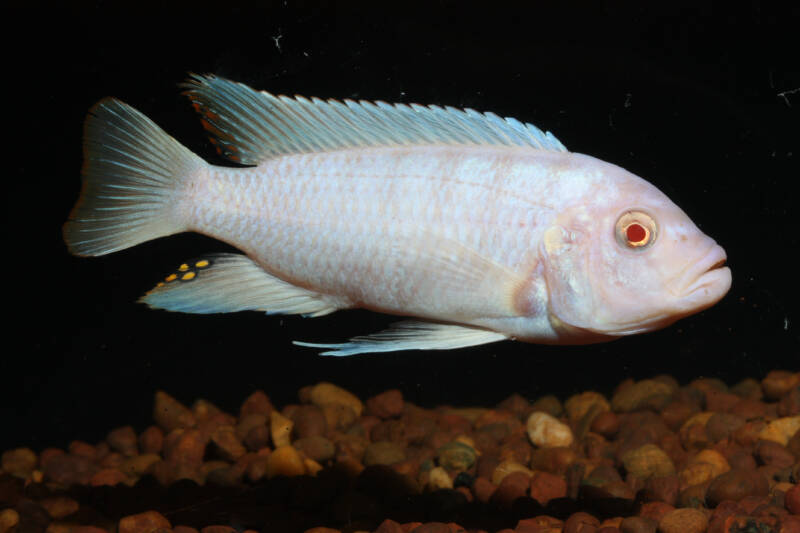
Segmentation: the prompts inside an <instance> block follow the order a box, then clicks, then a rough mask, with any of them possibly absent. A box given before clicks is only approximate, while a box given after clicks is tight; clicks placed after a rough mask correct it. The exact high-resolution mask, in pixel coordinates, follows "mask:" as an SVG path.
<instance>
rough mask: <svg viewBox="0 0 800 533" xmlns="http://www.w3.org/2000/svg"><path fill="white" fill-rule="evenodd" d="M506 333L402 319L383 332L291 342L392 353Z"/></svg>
mask: <svg viewBox="0 0 800 533" xmlns="http://www.w3.org/2000/svg"><path fill="white" fill-rule="evenodd" d="M507 338H508V337H507V336H506V335H503V334H502V333H497V332H496V331H489V330H485V329H480V328H472V327H468V326H459V325H456V324H437V323H433V322H417V321H404V322H397V323H395V324H392V326H391V327H390V328H389V329H387V330H384V331H380V332H378V333H373V334H372V335H365V336H360V337H353V338H352V339H350V340H349V341H348V342H343V343H339V344H316V343H311V342H300V341H294V344H296V345H298V346H307V347H309V348H327V349H328V351H326V352H322V353H321V354H320V355H336V356H343V355H355V354H359V353H372V352H394V351H399V350H451V349H454V348H464V347H467V346H477V345H479V344H487V343H490V342H497V341H502V340H505V339H507Z"/></svg>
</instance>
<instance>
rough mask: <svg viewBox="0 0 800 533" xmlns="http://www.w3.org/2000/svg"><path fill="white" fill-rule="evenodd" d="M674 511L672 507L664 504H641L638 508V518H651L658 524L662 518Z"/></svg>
mask: <svg viewBox="0 0 800 533" xmlns="http://www.w3.org/2000/svg"><path fill="white" fill-rule="evenodd" d="M674 510H675V506H674V505H670V504H668V503H664V502H647V503H643V504H642V506H641V507H640V508H639V516H643V517H645V518H651V519H653V520H655V521H656V522H660V521H661V519H662V518H664V516H665V515H666V514H667V513H669V512H672V511H674Z"/></svg>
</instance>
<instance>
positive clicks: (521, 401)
mask: <svg viewBox="0 0 800 533" xmlns="http://www.w3.org/2000/svg"><path fill="white" fill-rule="evenodd" d="M497 408H498V409H502V410H503V411H508V412H509V413H511V414H513V415H514V416H516V417H517V419H518V420H525V419H526V418H528V415H530V414H531V402H529V401H528V400H527V399H526V398H525V397H523V396H522V395H520V394H518V393H516V392H515V393H514V394H512V395H511V396H509V397H508V398H506V399H505V400H503V401H502V402H500V403H498V404H497Z"/></svg>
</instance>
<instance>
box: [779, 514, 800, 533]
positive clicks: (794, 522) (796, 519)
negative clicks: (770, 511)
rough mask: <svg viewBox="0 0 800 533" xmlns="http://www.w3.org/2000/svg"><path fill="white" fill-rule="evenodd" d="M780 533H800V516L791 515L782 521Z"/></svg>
mask: <svg viewBox="0 0 800 533" xmlns="http://www.w3.org/2000/svg"><path fill="white" fill-rule="evenodd" d="M778 531H779V532H780V533H800V515H796V514H793V515H789V516H785V517H783V518H782V519H781V524H780V528H779V529H778Z"/></svg>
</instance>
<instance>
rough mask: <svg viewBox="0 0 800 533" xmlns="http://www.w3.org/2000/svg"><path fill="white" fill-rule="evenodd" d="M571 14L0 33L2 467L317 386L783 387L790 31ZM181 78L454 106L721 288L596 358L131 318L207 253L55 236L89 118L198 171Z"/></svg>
mask: <svg viewBox="0 0 800 533" xmlns="http://www.w3.org/2000/svg"><path fill="white" fill-rule="evenodd" d="M375 4H376V5H377V4H378V3H375ZM586 4H587V5H583V4H580V5H579V4H573V5H571V6H568V7H554V6H552V5H551V3H547V4H544V3H538V2H537V3H531V5H532V7H531V8H530V9H528V10H523V11H519V10H515V9H508V10H500V9H492V10H489V11H487V10H480V11H478V10H472V9H467V8H465V7H464V5H463V4H462V3H456V2H452V3H443V2H437V3H435V4H434V5H432V6H428V7H425V8H422V7H414V6H412V5H411V4H402V5H399V4H398V5H394V4H393V7H392V8H378V7H376V6H369V5H363V6H361V7H354V6H352V5H350V4H348V6H350V7H332V6H328V7H318V6H316V3H311V2H310V3H308V4H307V5H306V4H302V3H301V4H299V5H298V4H292V5H285V4H284V3H282V2H281V3H271V4H268V5H267V6H266V7H262V8H259V9H246V8H240V9H230V8H228V7H226V4H224V3H223V4H214V5H209V6H204V5H202V4H197V3H191V4H187V7H186V8H185V9H180V10H178V9H177V8H175V9H174V10H172V11H167V12H163V11H159V10H155V11H154V10H151V9H145V8H134V7H130V8H129V9H128V8H120V7H111V6H110V5H107V4H105V3H103V2H97V3H92V4H90V5H89V6H87V7H83V8H73V9H70V10H65V9H63V8H58V9H54V8H47V7H41V8H38V9H30V10H27V11H19V10H17V11H12V13H13V15H14V16H13V17H11V18H12V19H13V24H12V25H16V26H18V27H20V28H22V30H23V31H22V32H21V34H22V35H24V38H16V39H15V40H14V41H13V42H9V43H7V45H6V46H5V47H4V49H5V57H4V61H5V62H4V67H3V69H4V80H5V83H4V85H5V86H6V87H5V88H6V90H8V89H9V88H11V89H12V91H13V92H12V97H8V96H7V97H6V100H5V102H4V105H3V108H4V109H3V110H4V113H3V115H4V118H5V119H6V120H5V124H4V126H5V130H6V134H7V135H10V136H11V137H10V140H7V141H6V144H5V149H6V152H5V161H6V168H5V171H4V178H5V180H4V181H5V187H6V190H7V191H8V192H7V196H5V198H6V211H5V213H6V224H5V231H4V236H5V239H6V243H5V248H4V254H3V256H4V262H5V263H7V264H10V265H11V268H10V269H7V270H6V276H5V286H6V291H5V295H6V298H5V307H6V310H7V311H8V312H9V314H8V315H7V318H6V319H5V327H4V331H5V337H6V338H10V341H11V342H10V343H8V344H7V345H8V346H9V348H6V349H4V350H3V355H2V356H1V357H0V420H2V425H0V450H2V449H7V448H10V447H14V446H20V445H29V446H32V447H33V448H34V449H41V448H44V447H46V446H49V445H57V446H65V445H66V444H67V443H68V441H69V440H71V439H83V440H87V441H90V442H94V441H97V440H98V439H101V438H102V437H103V436H104V435H105V433H106V432H107V431H108V430H109V429H112V428H114V427H117V426H121V425H125V424H133V425H134V427H135V428H136V429H137V430H142V429H144V427H146V425H148V424H149V423H150V419H151V418H150V411H151V406H152V396H153V393H154V391H156V390H157V389H163V390H166V391H168V392H170V393H171V394H173V395H175V396H176V397H177V398H178V399H180V400H182V401H184V402H187V403H188V402H191V401H192V400H194V399H196V398H200V397H203V398H206V399H208V400H210V401H212V402H214V403H216V404H217V405H219V406H221V407H223V408H225V409H228V410H231V411H234V410H236V409H237V408H238V405H239V403H240V402H241V400H242V399H244V398H245V397H246V396H247V395H248V394H249V393H250V392H252V391H253V390H255V389H258V388H261V389H264V390H265V391H266V392H267V393H268V394H269V395H270V397H271V398H272V399H273V401H274V402H275V403H276V404H278V405H283V404H286V403H289V402H294V401H296V395H295V394H296V391H297V389H298V388H299V387H301V386H303V385H307V384H312V383H315V382H318V381H321V380H327V381H332V382H335V383H338V384H340V385H342V386H344V387H346V388H348V389H350V390H351V391H353V392H355V393H356V394H358V395H359V396H361V397H363V398H366V397H368V396H369V395H372V394H374V393H377V392H379V391H382V390H384V389H387V388H399V389H401V390H402V391H403V393H404V395H405V396H406V399H407V400H410V401H413V402H416V403H419V404H421V405H425V406H433V405H436V404H439V403H450V404H457V405H483V404H491V403H495V402H498V401H500V400H502V399H503V398H505V397H506V396H508V395H509V394H511V393H512V392H519V393H521V394H523V395H525V396H527V397H530V398H535V397H537V396H540V395H542V394H547V393H552V394H556V395H559V396H560V397H562V398H564V397H566V396H568V395H570V394H572V393H574V392H576V391H580V390H584V389H587V388H593V389H596V390H599V391H602V392H606V393H608V392H610V391H611V389H612V387H614V386H615V385H616V384H617V383H618V382H619V381H621V380H622V379H624V378H626V377H634V378H643V377H648V376H652V375H655V374H660V373H669V374H673V375H675V376H676V377H677V378H678V379H679V380H681V381H684V382H685V381H688V380H690V379H693V378H695V377H698V376H711V377H719V378H721V379H723V380H725V381H727V382H729V383H734V382H736V381H738V380H740V379H742V378H744V377H747V376H753V377H757V378H760V377H763V375H764V374H765V373H766V372H768V371H769V370H771V369H775V368H784V369H795V370H797V369H799V368H800V339H799V337H798V331H800V329H798V328H799V327H800V313H798V307H797V299H796V294H797V290H796V286H797V263H796V259H792V258H793V257H794V256H795V254H796V251H797V249H798V229H800V227H798V222H797V216H798V215H797V213H798V212H797V201H798V200H797V195H796V191H797V189H798V187H797V180H798V178H800V164H798V159H800V146H799V145H798V142H797V139H798V137H797V129H798V128H797V126H798V124H800V122H798V113H797V111H798V109H799V108H800V92H798V88H799V87H800V73H799V72H798V61H797V52H798V46H797V42H796V35H795V25H796V21H797V14H796V13H794V14H792V13H791V12H789V11H788V10H787V11H779V10H776V9H775V8H770V7H767V5H766V4H761V3H759V2H751V3H749V4H745V5H742V6H739V7H731V6H729V5H725V4H722V3H720V4H718V5H713V4H711V3H705V2H701V3H700V6H699V7H698V6H694V7H691V8H689V7H686V8H684V7H678V6H675V5H674V4H673V3H672V2H670V3H669V5H668V6H667V3H656V5H655V6H654V5H651V3H646V4H641V3H638V2H622V3H617V2H591V3H589V2H587V3H586ZM40 47H41V48H40ZM34 50H36V51H34ZM190 71H191V72H198V73H207V72H208V73H216V74H219V75H222V76H226V77H229V78H232V79H235V80H239V81H243V82H245V83H248V84H249V85H252V86H254V87H257V88H262V89H268V90H270V91H272V92H276V93H291V94H303V95H308V96H314V95H316V96H320V97H336V98H364V99H383V100H386V101H390V102H391V101H402V102H420V103H426V104H447V105H454V106H459V107H464V106H469V107H474V108H476V109H479V110H492V111H495V112H496V113H498V114H500V115H505V116H514V117H517V118H519V119H521V120H525V121H529V122H533V123H535V124H537V125H538V126H540V127H541V128H543V129H548V130H550V131H552V132H554V133H555V134H556V135H557V136H558V138H559V139H560V140H561V141H562V142H563V143H564V144H565V145H566V146H567V147H568V148H570V149H571V150H573V151H577V152H583V153H588V154H591V155H594V156H597V157H599V158H601V159H604V160H607V161H610V162H613V163H616V164H618V165H621V166H623V167H625V168H627V169H629V170H631V171H632V172H634V173H635V174H638V175H640V176H642V177H644V178H646V179H648V180H649V181H651V182H652V183H654V184H655V185H656V186H658V187H659V188H661V189H662V190H663V191H664V192H666V193H667V194H668V195H669V196H670V197H671V198H672V199H673V200H674V201H675V202H676V203H677V204H678V205H680V206H681V207H682V208H683V209H684V210H685V211H686V212H687V213H688V214H689V215H690V216H691V217H692V218H693V219H694V220H695V221H696V222H697V224H698V225H699V226H700V227H701V228H702V229H703V230H704V231H705V232H707V233H708V234H710V235H711V236H713V237H714V238H716V239H717V241H718V242H720V243H721V244H722V245H723V246H724V247H725V248H726V250H727V252H728V257H729V261H728V262H729V265H730V266H731V268H732V271H733V277H734V281H733V287H732V289H731V291H730V293H729V294H728V296H727V297H726V298H725V299H724V300H723V301H722V302H721V303H720V304H718V305H717V306H715V307H714V308H712V309H710V310H708V311H706V312H704V313H701V314H700V315H697V316H694V317H691V318H689V319H686V320H684V321H682V322H680V323H679V324H677V325H676V326H673V327H671V328H669V329H667V330H664V331H660V332H657V333H652V334H648V335H642V336H637V337H632V338H627V339H623V340H620V341H617V342H614V343H611V344H607V345H595V346H584V347H544V346H536V345H530V344H521V343H512V342H506V343H499V344H490V345H487V346H481V347H476V348H472V349H464V350H458V351H453V352H400V353H394V354H385V355H365V356H358V357H352V358H344V359H334V358H322V357H319V356H317V355H316V353H315V351H314V350H310V349H303V348H298V347H295V346H293V345H292V344H291V342H290V341H291V340H292V339H303V340H310V341H315V340H316V341H320V342H324V341H336V340H339V339H345V338H347V337H349V336H352V335H356V334H365V333H369V332H373V331H377V330H379V329H382V328H383V327H384V326H385V325H387V324H388V323H389V322H391V321H392V318H390V317H385V316H379V315H375V314H370V313H366V312H359V311H350V312H341V313H337V314H334V315H332V316H328V317H325V318H319V319H302V318H298V317H284V318H281V317H264V316H261V315H259V314H256V313H244V314H236V315H227V316H221V315H216V316H190V315H179V314H169V313H164V312H153V311H149V310H147V309H146V308H145V307H143V306H142V305H139V304H136V303H135V300H136V298H138V297H139V296H140V295H141V294H143V293H144V292H145V291H147V290H148V289H150V288H151V287H152V286H153V284H154V283H156V282H157V281H158V280H159V279H160V278H161V277H162V276H163V275H164V274H165V273H167V272H169V271H171V269H173V268H174V267H175V266H176V265H178V264H180V263H181V262H183V261H184V260H186V259H189V258H192V257H195V256H197V255H201V254H203V253H206V252H212V251H223V250H228V248H227V247H226V245H224V244H222V243H219V242H215V241H212V240H210V239H207V238H204V237H201V236H198V235H192V234H185V235H180V236H173V237H169V238H166V239H161V240H157V241H154V242H149V243H146V244H143V245H140V246H138V247H136V248H134V249H130V250H126V251H124V252H120V253H117V254H114V255H111V256H106V257H102V258H94V259H81V258H76V257H72V256H70V255H68V253H67V251H66V248H65V246H64V244H63V242H62V240H61V225H62V223H63V222H64V220H65V219H66V217H67V214H68V213H69V210H70V209H71V207H72V205H73V203H74V202H75V200H76V199H77V196H78V192H79V190H80V180H79V172H80V166H81V134H82V122H83V118H84V115H85V113H86V110H87V109H88V108H89V107H90V106H91V105H92V104H93V103H95V102H96V101H97V100H99V99H100V98H102V97H104V96H116V97H118V98H120V99H122V100H124V101H126V102H128V103H130V104H132V105H133V106H135V107H136V108H138V109H139V110H141V111H143V112H144V113H145V114H147V115H148V116H150V117H151V118H152V119H154V120H155V121H156V122H157V123H158V124H160V125H161V126H162V127H164V128H165V129H166V130H167V131H168V132H169V133H171V134H172V135H173V136H175V137H177V138H178V139H179V140H180V141H181V142H183V143H184V144H186V145H187V146H188V147H189V148H191V149H192V150H194V151H195V152H197V153H199V154H201V155H202V156H204V157H206V158H207V159H208V160H210V161H212V162H220V161H219V159H216V158H215V156H214V153H213V150H212V148H211V146H210V145H209V144H208V143H207V141H206V140H205V137H204V134H203V131H202V128H201V127H200V124H199V121H198V120H197V117H196V116H194V114H193V112H192V110H191V108H190V106H189V104H188V102H187V101H186V99H185V98H184V97H182V96H181V95H180V94H179V90H178V88H177V84H178V83H179V82H180V81H182V80H183V79H184V78H185V77H186V74H187V73H188V72H190ZM792 91H795V92H792Z"/></svg>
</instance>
